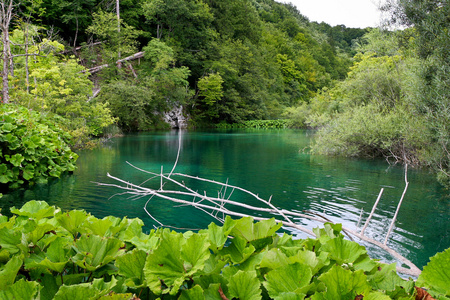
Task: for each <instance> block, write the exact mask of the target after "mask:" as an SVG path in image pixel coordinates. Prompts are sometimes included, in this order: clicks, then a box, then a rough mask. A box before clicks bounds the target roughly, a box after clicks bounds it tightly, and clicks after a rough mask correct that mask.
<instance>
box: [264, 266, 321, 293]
mask: <svg viewBox="0 0 450 300" xmlns="http://www.w3.org/2000/svg"><path fill="white" fill-rule="evenodd" d="M265 278H266V281H264V282H263V284H264V286H265V288H266V289H267V292H268V293H269V295H270V297H272V298H274V299H277V298H283V299H284V298H285V297H288V295H284V296H283V294H285V293H289V292H293V293H295V294H298V295H299V296H300V299H303V298H304V297H305V296H306V293H305V291H303V290H302V288H305V287H306V286H307V285H309V283H310V281H311V278H312V273H311V269H310V267H308V266H307V265H303V264H299V263H294V264H291V265H285V266H283V267H281V268H278V269H275V270H272V271H270V272H269V273H267V274H266V276H265ZM291 297H292V295H290V296H289V298H291Z"/></svg>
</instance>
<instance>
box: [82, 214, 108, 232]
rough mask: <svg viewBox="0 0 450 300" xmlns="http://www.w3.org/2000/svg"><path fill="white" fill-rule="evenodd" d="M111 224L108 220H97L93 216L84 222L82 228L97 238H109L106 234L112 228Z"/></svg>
mask: <svg viewBox="0 0 450 300" xmlns="http://www.w3.org/2000/svg"><path fill="white" fill-rule="evenodd" d="M112 225H113V222H112V221H111V220H110V219H109V218H103V219H98V218H96V217H94V216H89V217H87V219H86V220H85V221H84V223H83V226H84V227H85V228H87V229H88V232H89V233H92V234H95V235H98V236H110V234H108V235H107V234H106V232H108V231H109V229H110V228H111V227H112Z"/></svg>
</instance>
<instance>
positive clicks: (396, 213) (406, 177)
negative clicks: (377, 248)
mask: <svg viewBox="0 0 450 300" xmlns="http://www.w3.org/2000/svg"><path fill="white" fill-rule="evenodd" d="M408 185H409V182H408V164H406V165H405V189H404V190H403V194H402V197H401V198H400V201H399V202H398V206H397V210H396V211H395V214H394V218H392V222H391V226H390V227H389V230H388V233H387V234H386V239H385V240H384V245H386V244H387V241H388V239H389V235H390V234H391V231H392V228H393V227H394V224H395V220H396V219H397V215H398V211H399V210H400V206H401V205H402V202H403V198H404V197H405V194H406V190H407V189H408Z"/></svg>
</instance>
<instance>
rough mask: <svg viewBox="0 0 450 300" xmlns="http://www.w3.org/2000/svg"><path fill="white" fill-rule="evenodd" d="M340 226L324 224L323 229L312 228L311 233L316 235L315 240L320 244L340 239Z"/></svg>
mask: <svg viewBox="0 0 450 300" xmlns="http://www.w3.org/2000/svg"><path fill="white" fill-rule="evenodd" d="M341 230H342V224H333V223H325V224H324V225H323V228H320V227H317V228H313V232H314V234H315V235H316V239H317V240H318V241H319V242H321V243H322V244H323V243H325V242H326V241H328V240H329V239H334V238H336V237H340V236H341V237H342V236H343V235H342V234H341Z"/></svg>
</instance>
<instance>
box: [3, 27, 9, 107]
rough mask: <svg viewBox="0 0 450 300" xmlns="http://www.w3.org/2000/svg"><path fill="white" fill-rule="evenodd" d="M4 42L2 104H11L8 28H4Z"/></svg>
mask: <svg viewBox="0 0 450 300" xmlns="http://www.w3.org/2000/svg"><path fill="white" fill-rule="evenodd" d="M2 31H3V33H2V42H3V53H2V54H3V55H2V59H3V70H2V78H3V80H2V81H3V85H2V102H3V103H9V81H8V75H9V74H8V73H9V72H8V71H9V57H8V53H9V51H8V47H9V33H8V28H6V29H5V28H3V26H2Z"/></svg>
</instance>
